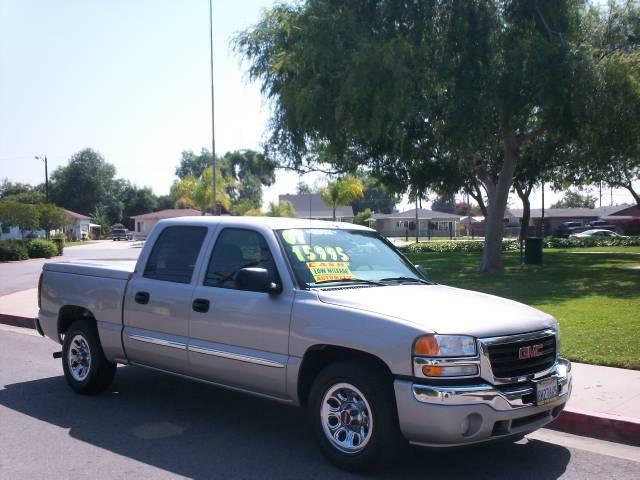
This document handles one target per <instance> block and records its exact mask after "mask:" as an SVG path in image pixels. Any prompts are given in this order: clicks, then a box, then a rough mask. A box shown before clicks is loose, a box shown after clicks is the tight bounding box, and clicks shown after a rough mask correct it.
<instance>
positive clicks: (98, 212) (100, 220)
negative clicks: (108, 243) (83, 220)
mask: <svg viewBox="0 0 640 480" xmlns="http://www.w3.org/2000/svg"><path fill="white" fill-rule="evenodd" d="M91 221H92V222H93V223H95V224H97V225H100V236H101V237H102V238H105V237H108V236H109V235H110V234H111V221H110V220H109V216H108V215H107V210H106V208H105V207H104V205H101V204H97V205H96V207H95V208H94V210H93V212H92V214H91Z"/></svg>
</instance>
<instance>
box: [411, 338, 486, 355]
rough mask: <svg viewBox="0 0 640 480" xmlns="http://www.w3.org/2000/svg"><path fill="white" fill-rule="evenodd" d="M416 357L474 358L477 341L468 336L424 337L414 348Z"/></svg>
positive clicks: (419, 339)
mask: <svg viewBox="0 0 640 480" xmlns="http://www.w3.org/2000/svg"><path fill="white" fill-rule="evenodd" d="M413 353H414V355H419V356H421V357H473V356H475V355H476V353H477V350H476V339H475V338H474V337H470V336H467V335H437V334H433V335H423V336H422V337H420V338H418V339H417V340H416V342H415V344H414V347H413Z"/></svg>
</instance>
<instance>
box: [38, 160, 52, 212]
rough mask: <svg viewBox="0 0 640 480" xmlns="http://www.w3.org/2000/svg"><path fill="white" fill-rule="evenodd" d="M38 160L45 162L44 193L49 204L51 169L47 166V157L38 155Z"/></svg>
mask: <svg viewBox="0 0 640 480" xmlns="http://www.w3.org/2000/svg"><path fill="white" fill-rule="evenodd" d="M36 160H42V161H43V162H44V189H45V190H44V191H45V197H46V199H47V203H49V167H48V165H47V156H46V155H45V156H44V158H42V157H40V156H38V155H36Z"/></svg>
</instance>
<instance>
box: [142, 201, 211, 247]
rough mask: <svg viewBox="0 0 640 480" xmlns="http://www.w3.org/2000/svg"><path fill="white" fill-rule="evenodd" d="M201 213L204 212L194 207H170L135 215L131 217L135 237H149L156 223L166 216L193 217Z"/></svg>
mask: <svg viewBox="0 0 640 480" xmlns="http://www.w3.org/2000/svg"><path fill="white" fill-rule="evenodd" d="M201 215H202V212H200V210H194V209H193V208H169V209H167V210H160V211H158V212H151V213H143V214H141V215H134V216H133V217H131V218H132V219H133V222H134V227H133V228H134V231H133V238H134V239H135V240H144V239H145V238H147V235H149V233H150V232H151V229H152V228H153V227H154V226H155V224H156V223H158V222H159V221H160V220H164V219H165V218H175V217H193V216H201Z"/></svg>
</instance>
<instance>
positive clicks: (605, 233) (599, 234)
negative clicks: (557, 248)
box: [570, 229, 627, 238]
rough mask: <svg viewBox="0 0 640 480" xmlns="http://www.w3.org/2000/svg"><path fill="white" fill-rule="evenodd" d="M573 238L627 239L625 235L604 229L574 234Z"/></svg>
mask: <svg viewBox="0 0 640 480" xmlns="http://www.w3.org/2000/svg"><path fill="white" fill-rule="evenodd" d="M570 236H571V238H585V237H594V238H627V237H625V236H624V235H620V234H619V233H616V232H612V231H611V230H604V229H591V230H585V231H584V232H580V233H574V234H572V235H570Z"/></svg>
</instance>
